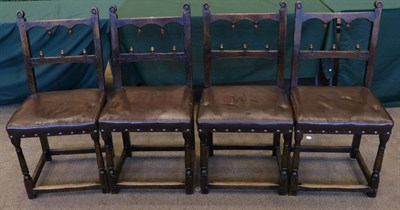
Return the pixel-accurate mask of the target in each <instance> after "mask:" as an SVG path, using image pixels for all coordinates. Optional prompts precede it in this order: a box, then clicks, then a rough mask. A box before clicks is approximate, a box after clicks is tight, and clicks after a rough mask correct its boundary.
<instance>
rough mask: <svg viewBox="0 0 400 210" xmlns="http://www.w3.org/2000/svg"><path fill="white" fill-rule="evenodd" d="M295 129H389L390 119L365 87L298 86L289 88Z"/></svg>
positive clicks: (384, 130) (365, 130) (390, 127)
mask: <svg viewBox="0 0 400 210" xmlns="http://www.w3.org/2000/svg"><path fill="white" fill-rule="evenodd" d="M291 101H292V105H293V110H294V115H295V123H296V129H307V130H311V131H312V130H319V131H320V130H321V129H322V128H324V129H327V130H331V131H332V130H339V131H348V132H351V131H364V132H366V133H375V131H379V132H390V130H391V129H392V127H393V120H392V118H391V117H390V115H389V114H388V113H387V112H386V110H385V108H384V107H383V106H382V105H381V103H380V102H379V101H378V100H377V98H376V97H375V96H374V95H373V94H372V93H371V91H370V90H369V89H368V88H364V87H306V86H303V87H297V88H293V89H292V90H291Z"/></svg>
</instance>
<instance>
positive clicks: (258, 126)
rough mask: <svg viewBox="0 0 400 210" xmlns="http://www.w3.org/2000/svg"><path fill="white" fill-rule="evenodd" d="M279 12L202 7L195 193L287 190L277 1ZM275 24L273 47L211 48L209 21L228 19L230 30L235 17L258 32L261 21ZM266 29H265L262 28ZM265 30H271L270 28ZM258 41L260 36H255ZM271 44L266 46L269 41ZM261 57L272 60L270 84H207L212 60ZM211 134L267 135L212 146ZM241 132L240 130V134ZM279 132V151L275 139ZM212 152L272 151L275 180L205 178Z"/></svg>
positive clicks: (282, 20)
mask: <svg viewBox="0 0 400 210" xmlns="http://www.w3.org/2000/svg"><path fill="white" fill-rule="evenodd" d="M279 6H280V9H279V13H226V14H222V13H219V14H218V13H217V14H211V11H210V5H209V4H204V5H203V33H204V34H203V50H204V90H203V92H202V95H201V100H200V103H199V107H198V112H197V128H198V132H199V137H200V141H201V152H200V153H201V154H200V158H201V160H200V183H201V192H202V193H203V194H206V193H208V192H209V188H256V189H258V188H262V189H265V188H266V189H278V191H279V194H286V193H287V190H288V166H289V162H288V161H289V160H290V145H291V138H292V127H293V116H292V109H291V106H290V103H289V99H288V97H287V94H286V93H285V90H284V63H285V62H284V54H285V44H286V24H287V5H286V3H285V2H284V1H281V2H280V4H279ZM265 20H266V21H272V22H275V23H278V24H277V25H278V26H277V28H278V29H277V34H276V39H277V40H278V41H277V42H278V43H277V49H270V48H269V46H270V45H269V44H266V45H265V47H264V44H262V48H263V50H257V49H255V50H253V49H248V48H247V44H246V43H244V44H243V48H242V49H240V50H231V49H224V46H223V43H221V44H220V45H219V46H220V48H219V49H211V48H212V43H213V41H212V40H213V38H215V36H216V35H215V33H216V32H215V33H214V32H213V30H212V27H211V26H212V24H214V23H215V22H217V21H228V22H230V23H232V29H235V26H236V25H235V24H237V23H238V22H240V21H250V22H251V23H253V24H254V28H252V29H251V30H259V28H260V27H261V25H260V26H259V25H258V24H260V23H261V22H262V21H265ZM268 30H269V29H268ZM271 31H273V30H272V29H271ZM260 42H261V40H260ZM271 46H272V45H271ZM248 58H253V59H265V60H271V61H275V62H276V70H275V71H276V82H275V83H276V84H275V85H237V84H233V85H223V86H221V85H212V79H211V75H212V61H215V60H219V59H248ZM214 133H237V134H239V133H263V134H267V133H272V134H273V143H272V144H262V145H259V144H250V143H247V144H244V145H230V144H214V142H213V134H214ZM240 135H243V134H240ZM281 136H283V139H284V143H283V154H281V149H280V148H281V147H280V141H281ZM215 150H272V155H273V156H275V157H277V163H278V170H279V171H278V173H279V180H278V181H276V182H271V183H267V182H229V181H221V182H210V181H209V178H208V177H209V167H208V162H209V157H210V156H212V155H213V153H214V151H215Z"/></svg>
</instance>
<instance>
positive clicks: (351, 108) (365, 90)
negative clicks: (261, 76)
mask: <svg viewBox="0 0 400 210" xmlns="http://www.w3.org/2000/svg"><path fill="white" fill-rule="evenodd" d="M382 6H383V4H382V2H381V1H379V0H378V1H376V2H375V10H374V11H366V12H346V13H304V12H303V10H302V7H303V4H302V3H301V2H300V1H299V2H297V3H296V13H295V32H294V47H293V60H292V61H293V63H292V78H291V93H290V94H291V103H292V106H293V110H294V116H295V134H294V136H295V145H294V148H293V149H294V155H293V159H292V169H291V181H290V193H291V194H296V193H297V190H343V191H363V192H366V193H367V195H368V196H369V197H375V196H376V193H377V190H378V185H379V173H380V170H381V167H382V160H383V153H384V150H385V145H386V142H387V141H388V140H389V137H390V133H391V130H392V127H393V120H392V118H391V117H390V115H389V114H388V113H387V112H386V110H385V108H384V107H383V106H382V104H381V103H380V102H379V101H378V99H377V98H376V97H375V96H374V94H373V93H372V91H371V85H372V73H373V67H374V64H375V58H376V54H377V52H376V46H377V41H378V32H379V22H380V17H381V12H382ZM337 18H341V19H342V25H346V28H349V27H350V24H351V22H352V21H354V20H356V19H365V20H367V21H369V22H371V23H372V24H371V25H372V28H371V32H370V34H369V46H368V47H364V49H363V47H361V49H360V45H359V44H356V45H355V49H354V50H346V49H345V50H340V49H339V47H338V46H337V45H336V44H334V45H333V46H332V48H331V50H316V49H312V48H311V47H310V49H307V50H303V49H301V47H300V46H301V29H302V24H303V23H304V22H306V21H308V20H310V19H319V20H321V21H322V22H323V23H325V24H326V23H328V22H330V21H332V20H335V19H337ZM343 21H344V22H345V23H343ZM367 36H368V34H367ZM326 58H335V59H337V58H338V59H343V58H345V59H353V60H361V61H366V68H365V70H364V69H362V70H363V71H365V76H364V81H363V85H362V86H360V87H349V86H347V87H344V86H324V87H316V86H298V83H297V82H298V73H299V68H300V62H301V61H303V60H306V59H326ZM304 134H337V135H342V134H350V135H353V140H352V145H351V146H302V145H301V140H302V138H303V135H304ZM362 135H378V136H379V140H380V144H379V148H378V152H377V156H376V159H375V163H374V166H373V170H372V173H371V172H370V170H369V169H368V167H367V165H366V163H365V162H364V159H363V157H362V155H361V153H360V149H359V148H360V142H361V136H362ZM300 152H336V153H349V154H350V157H351V158H353V159H356V160H357V162H358V164H359V165H360V167H361V170H362V172H363V175H364V176H365V179H366V181H367V183H368V184H367V185H366V186H365V185H359V186H345V185H322V184H319V185H317V184H307V183H302V184H299V176H300V174H299V169H298V168H299V161H300V160H299V159H300Z"/></svg>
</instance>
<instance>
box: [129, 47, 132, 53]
mask: <svg viewBox="0 0 400 210" xmlns="http://www.w3.org/2000/svg"><path fill="white" fill-rule="evenodd" d="M129 53H130V54H133V47H132V46H131V47H130V48H129Z"/></svg>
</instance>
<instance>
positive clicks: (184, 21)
mask: <svg viewBox="0 0 400 210" xmlns="http://www.w3.org/2000/svg"><path fill="white" fill-rule="evenodd" d="M116 12H117V7H116V6H111V7H110V31H111V49H112V53H111V69H112V72H113V78H114V87H115V88H116V89H119V88H122V87H123V86H122V75H121V63H126V62H137V61H160V60H168V61H176V62H183V63H184V65H185V86H186V87H188V88H190V89H191V88H192V45H191V15H190V5H189V4H184V5H183V16H176V17H155V18H118V16H117V13H116ZM168 23H177V24H179V25H182V26H183V29H184V50H183V52H177V51H176V50H172V52H169V53H158V52H155V51H154V49H153V48H152V49H151V51H150V52H149V53H136V52H133V50H132V51H131V52H130V53H122V52H121V51H120V46H119V43H120V42H119V32H118V29H119V28H121V27H122V26H124V25H134V26H137V27H138V28H141V27H143V26H144V25H147V24H155V25H158V26H160V27H161V28H163V27H164V25H166V24H168ZM191 100H193V99H191ZM192 115H193V114H192ZM190 117H191V122H190V125H185V126H184V127H180V128H175V127H174V128H171V126H169V125H168V124H166V125H151V126H153V127H151V126H146V125H144V127H143V128H142V129H134V128H131V127H126V126H118V125H116V126H115V127H113V128H109V127H106V126H104V127H102V125H101V124H100V129H101V132H102V137H103V139H104V142H105V145H106V154H107V169H108V173H109V181H110V190H111V193H118V191H119V189H129V188H169V189H176V188H185V189H186V193H187V194H192V193H193V178H194V177H193V171H194V170H193V168H194V158H195V151H194V147H195V145H194V128H193V126H194V124H193V116H190ZM150 127H151V128H150ZM113 132H121V133H122V137H123V138H122V139H123V145H124V146H123V151H122V153H121V155H120V157H119V159H118V161H117V163H116V164H115V165H114V160H113V149H112V147H113V142H112V133H113ZM129 132H182V135H183V138H184V140H185V142H184V146H180V145H179V146H145V145H132V144H131V140H130V136H129ZM135 151H184V152H185V182H183V183H181V182H123V181H119V180H118V178H119V175H120V171H121V169H122V167H123V164H124V162H125V159H126V158H127V157H131V156H132V152H135Z"/></svg>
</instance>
